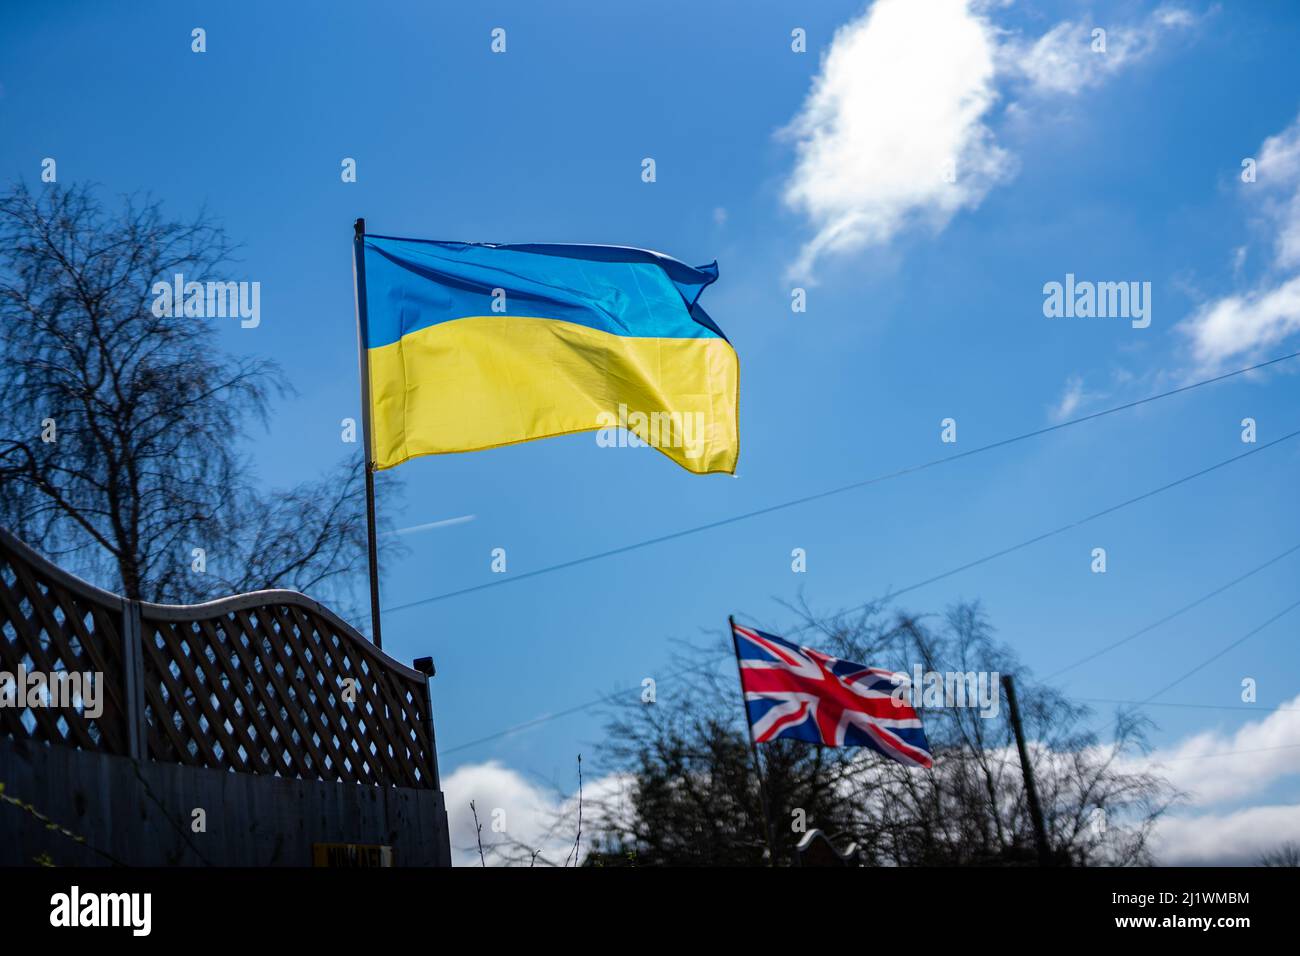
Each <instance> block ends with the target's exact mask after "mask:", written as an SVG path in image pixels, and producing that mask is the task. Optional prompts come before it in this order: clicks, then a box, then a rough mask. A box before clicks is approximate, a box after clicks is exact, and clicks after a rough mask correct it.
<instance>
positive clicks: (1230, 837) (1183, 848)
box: [1151, 805, 1300, 866]
mask: <svg viewBox="0 0 1300 956" xmlns="http://www.w3.org/2000/svg"><path fill="white" fill-rule="evenodd" d="M1291 841H1296V842H1300V806H1297V805H1292V806H1264V807H1248V808H1247V809H1245V810H1238V811H1236V812H1234V813H1226V814H1221V815H1215V814H1208V813H1207V814H1199V815H1197V816H1190V817H1165V818H1164V819H1162V820H1160V821H1159V822H1158V823H1157V824H1156V827H1155V830H1154V832H1153V833H1152V835H1151V849H1152V855H1153V856H1154V857H1155V859H1156V860H1158V861H1159V862H1160V863H1161V864H1163V865H1165V866H1254V865H1255V864H1257V863H1258V862H1259V858H1260V855H1261V854H1263V853H1267V852H1270V851H1273V850H1276V849H1278V847H1279V845H1281V844H1283V843H1287V842H1291Z"/></svg>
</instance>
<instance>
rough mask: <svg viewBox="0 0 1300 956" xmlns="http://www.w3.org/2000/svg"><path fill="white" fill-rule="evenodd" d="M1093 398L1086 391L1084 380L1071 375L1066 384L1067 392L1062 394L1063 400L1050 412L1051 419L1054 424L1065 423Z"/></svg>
mask: <svg viewBox="0 0 1300 956" xmlns="http://www.w3.org/2000/svg"><path fill="white" fill-rule="evenodd" d="M1092 397H1093V396H1092V395H1090V394H1089V393H1088V392H1086V391H1084V388H1083V378H1082V376H1079V375H1071V376H1070V377H1069V378H1068V379H1066V382H1065V391H1064V392H1063V393H1062V394H1061V400H1060V401H1059V402H1057V403H1056V407H1055V408H1053V409H1052V410H1051V412H1050V418H1051V420H1052V421H1054V422H1063V421H1065V420H1066V419H1068V418H1069V417H1070V416H1071V415H1073V414H1074V413H1075V412H1076V411H1078V410H1079V407H1080V406H1082V405H1083V403H1084V402H1085V401H1087V400H1089V399H1091V398H1092Z"/></svg>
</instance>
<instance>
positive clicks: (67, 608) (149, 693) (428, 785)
mask: <svg viewBox="0 0 1300 956" xmlns="http://www.w3.org/2000/svg"><path fill="white" fill-rule="evenodd" d="M415 663H416V668H418V669H413V668H410V667H406V666H405V665H403V664H400V663H398V662H397V661H395V660H393V659H392V658H391V657H389V656H388V655H386V654H384V653H383V652H382V651H380V650H378V649H376V648H375V647H374V645H373V644H371V643H370V642H369V641H367V640H366V639H365V637H363V636H362V635H361V634H360V633H358V632H357V631H356V630H355V629H354V628H352V627H351V626H349V625H348V624H347V623H346V622H344V621H343V620H341V619H340V618H339V617H337V616H336V615H335V614H333V613H332V612H331V611H330V610H329V609H327V608H325V607H323V606H322V605H320V604H317V603H316V602H315V601H312V600H311V599H309V598H307V597H305V596H304V595H302V594H299V593H297V592H296V591H280V590H276V591H257V592H254V593H251V594H241V595H236V596H234V597H228V598H222V599H221V600H217V601H210V602H208V603H206V604H195V605H188V606H167V605H161V604H148V603H144V602H140V601H128V600H126V599H124V598H122V597H120V596H118V595H116V594H112V593H110V592H107V591H102V590H100V589H99V588H96V587H93V586H91V585H89V584H87V583H86V582H84V581H82V580H80V579H79V578H76V577H74V576H73V575H71V574H69V573H68V572H66V571H64V570H62V569H61V568H59V567H57V566H55V565H53V564H51V563H50V562H49V561H47V560H45V559H44V558H43V557H41V556H40V555H38V554H37V553H36V552H35V551H33V550H32V549H31V548H29V547H27V546H26V545H25V544H23V543H22V542H21V541H19V540H18V539H17V538H15V537H14V536H13V535H11V534H10V533H9V532H7V531H5V530H4V529H3V528H0V672H7V673H9V674H12V675H15V678H16V677H17V675H18V674H19V673H20V671H22V672H26V673H29V674H30V673H40V674H43V675H51V674H56V673H58V672H61V671H62V672H69V673H72V672H75V673H81V674H84V673H87V672H90V673H92V674H93V675H94V680H95V681H96V682H98V687H97V690H98V693H99V700H100V701H102V712H101V713H99V714H98V716H91V715H90V714H88V713H87V712H86V707H85V704H84V701H82V700H74V701H71V702H67V703H66V704H65V706H47V705H38V706H26V707H24V706H18V705H17V704H18V703H19V702H17V701H16V702H15V703H14V704H12V705H9V706H0V736H8V737H13V738H16V739H19V740H22V739H30V740H40V741H47V742H49V743H52V744H57V745H62V746H68V747H76V748H80V749H82V750H90V751H96V752H99V753H106V754H113V755H120V756H127V757H132V758H136V759H151V760H154V761H159V762H167V763H174V764H182V765H186V766H192V767H208V768H214V769H220V770H226V771H230V772H235V773H247V774H262V775H270V776H277V777H290V778H301V779H307V780H325V781H343V782H346V783H356V784H369V785H374V786H381V787H394V786H395V787H410V788H417V789H434V790H436V789H437V788H438V764H437V753H436V750H435V747H434V736H433V721H432V719H431V716H430V706H429V677H430V676H431V675H432V673H433V668H432V664H431V662H430V661H429V659H428V658H422V659H421V660H418V661H416V662H415ZM50 703H53V702H50ZM96 709H97V708H96Z"/></svg>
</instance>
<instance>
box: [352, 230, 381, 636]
mask: <svg viewBox="0 0 1300 956" xmlns="http://www.w3.org/2000/svg"><path fill="white" fill-rule="evenodd" d="M352 230H353V236H352V280H353V281H352V287H353V290H354V292H355V294H356V301H357V362H358V364H359V365H360V368H361V440H362V441H363V442H364V443H365V452H364V453H365V456H366V461H365V466H366V543H367V551H368V557H369V563H370V634H371V640H373V641H374V643H375V647H378V648H381V649H382V648H383V646H384V639H383V636H382V635H381V634H380V631H379V552H378V549H377V543H376V540H375V467H374V465H375V463H374V458H373V457H372V455H371V444H370V363H369V362H368V361H367V354H368V353H367V348H366V321H367V320H366V258H365V235H366V221H365V220H364V219H358V220H357V221H356V222H354V223H353V224H352Z"/></svg>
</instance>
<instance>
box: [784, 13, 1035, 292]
mask: <svg viewBox="0 0 1300 956" xmlns="http://www.w3.org/2000/svg"><path fill="white" fill-rule="evenodd" d="M993 76H994V38H993V36H992V33H991V29H990V27H989V24H988V23H987V21H985V20H984V19H983V18H982V17H980V16H978V15H976V14H975V13H973V12H972V11H971V10H970V9H969V8H968V6H967V3H966V2H965V0H925V2H920V0H877V2H876V3H875V4H874V5H873V6H872V7H871V9H870V10H869V11H868V12H867V13H866V14H865V15H864V16H862V17H861V18H860V19H858V20H855V21H853V22H851V23H849V24H847V25H846V26H844V27H842V28H840V29H839V30H838V31H837V32H836V34H835V39H834V40H833V42H832V43H831V47H830V51H829V52H828V53H827V55H826V57H825V60H824V61H823V63H822V68H821V72H820V74H819V75H818V77H817V79H816V81H815V83H814V86H813V90H812V92H811V93H810V94H809V96H808V99H807V101H806V102H805V103H804V106H803V109H802V111H801V112H800V114H799V115H798V116H797V117H796V118H795V120H794V121H793V122H792V123H791V125H790V127H789V129H788V133H789V134H791V135H793V136H794V137H795V138H796V139H797V141H798V146H797V153H798V159H797V162H796V165H795V169H794V172H793V174H792V175H791V178H790V180H789V182H788V183H787V186H786V191H785V199H786V202H787V203H789V204H790V205H791V206H792V207H794V208H796V209H799V210H801V211H803V212H804V213H806V214H807V216H808V218H809V219H810V220H811V222H812V223H813V224H814V226H815V227H816V230H817V232H816V235H815V236H814V237H813V238H812V239H811V240H810V241H809V242H808V243H807V244H806V245H805V246H804V248H803V251H802V254H801V255H800V258H799V261H798V263H797V264H796V265H795V267H794V270H793V271H794V272H795V273H796V274H798V275H807V274H809V273H810V272H811V270H812V267H813V264H814V263H815V261H816V260H817V259H818V258H819V257H820V256H821V255H823V254H824V253H842V252H848V251H852V250H855V249H860V248H862V247H865V246H870V245H879V244H883V243H885V242H887V241H888V240H889V239H890V238H891V237H893V236H894V235H895V234H896V233H897V232H898V231H899V230H901V229H902V228H903V227H904V226H905V225H908V224H909V223H912V222H914V221H917V220H921V221H923V222H925V223H927V224H928V225H930V226H931V227H932V228H934V229H942V228H943V227H944V226H945V225H946V224H947V222H948V220H949V219H950V218H951V217H952V216H953V214H955V213H956V212H957V211H958V210H960V209H963V208H974V207H976V206H978V205H979V203H980V201H981V200H982V199H983V198H984V195H985V193H987V192H988V190H989V189H990V188H991V187H992V186H993V185H994V184H995V183H996V182H998V181H1000V180H1002V179H1004V178H1006V177H1007V176H1008V175H1009V174H1010V171H1011V169H1010V166H1011V162H1010V156H1009V154H1008V153H1007V152H1006V151H1005V150H1003V149H1001V148H999V147H998V146H997V145H996V144H994V142H993V134H992V132H991V131H990V130H989V128H988V127H987V126H986V125H985V124H984V122H983V117H984V116H985V114H986V113H987V112H988V110H989V109H990V107H991V106H992V105H993V102H994V100H995V99H996V97H997V94H996V92H995V90H994V88H993ZM950 171H951V172H954V173H955V177H954V176H946V175H945V173H947V172H950ZM950 178H955V181H954V182H949V181H948V179H950Z"/></svg>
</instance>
